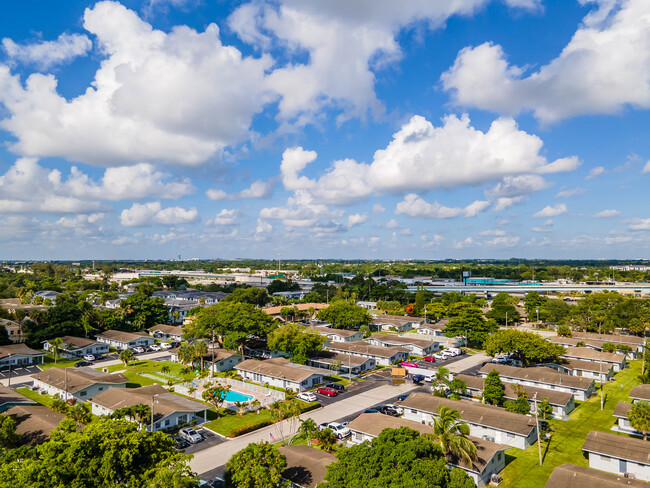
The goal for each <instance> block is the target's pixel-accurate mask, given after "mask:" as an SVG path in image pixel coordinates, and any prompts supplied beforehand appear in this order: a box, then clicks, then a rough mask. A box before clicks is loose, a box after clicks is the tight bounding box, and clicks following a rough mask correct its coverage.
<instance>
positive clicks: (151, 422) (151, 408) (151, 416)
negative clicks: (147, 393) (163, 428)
mask: <svg viewBox="0 0 650 488" xmlns="http://www.w3.org/2000/svg"><path fill="white" fill-rule="evenodd" d="M154 396H155V395H151V432H153V397H154Z"/></svg>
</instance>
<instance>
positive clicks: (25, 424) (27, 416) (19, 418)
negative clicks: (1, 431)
mask: <svg viewBox="0 0 650 488" xmlns="http://www.w3.org/2000/svg"><path fill="white" fill-rule="evenodd" d="M4 413H5V415H7V416H9V417H11V418H13V419H14V420H15V421H16V433H17V434H20V440H21V444H27V445H31V446H34V445H36V444H41V443H43V442H45V441H46V440H48V439H49V437H50V433H51V432H52V431H53V430H54V429H56V428H57V427H58V426H59V423H60V422H61V421H62V420H63V419H64V418H65V415H64V414H62V413H59V412H55V411H54V410H50V409H49V408H47V407H45V406H43V405H16V406H13V407H11V408H10V409H9V410H7V411H6V412H4Z"/></svg>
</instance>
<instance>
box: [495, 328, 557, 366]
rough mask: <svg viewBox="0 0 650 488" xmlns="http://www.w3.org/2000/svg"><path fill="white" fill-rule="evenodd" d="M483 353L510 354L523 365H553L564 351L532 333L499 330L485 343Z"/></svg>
mask: <svg viewBox="0 0 650 488" xmlns="http://www.w3.org/2000/svg"><path fill="white" fill-rule="evenodd" d="M485 352H486V354H489V355H490V356H496V355H497V354H501V353H512V354H513V355H514V356H515V357H516V358H518V359H520V360H521V361H522V362H523V363H524V364H525V365H530V364H534V363H554V362H556V361H557V360H558V359H559V358H560V357H561V356H562V355H564V353H565V352H566V349H565V348H564V347H563V346H561V345H559V344H553V343H552V342H548V341H546V340H544V338H543V337H541V336H539V335H537V334H535V333H533V332H523V331H519V330H500V331H498V332H495V333H494V334H492V335H491V336H490V337H489V338H488V340H487V341H485Z"/></svg>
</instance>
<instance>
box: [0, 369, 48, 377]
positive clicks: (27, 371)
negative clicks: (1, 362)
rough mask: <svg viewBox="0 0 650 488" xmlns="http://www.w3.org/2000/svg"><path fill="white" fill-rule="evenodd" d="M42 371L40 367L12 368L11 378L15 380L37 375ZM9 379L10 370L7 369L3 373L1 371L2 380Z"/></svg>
mask: <svg viewBox="0 0 650 488" xmlns="http://www.w3.org/2000/svg"><path fill="white" fill-rule="evenodd" d="M40 370H41V368H39V367H38V366H18V367H12V368H11V377H12V378H14V377H16V376H29V375H32V374H36V373H38V372H39V371H40ZM7 378H9V368H5V369H3V370H2V371H0V379H7Z"/></svg>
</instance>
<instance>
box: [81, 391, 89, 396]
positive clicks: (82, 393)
mask: <svg viewBox="0 0 650 488" xmlns="http://www.w3.org/2000/svg"><path fill="white" fill-rule="evenodd" d="M87 393H88V392H87V391H82V392H80V393H79V396H86V394H87Z"/></svg>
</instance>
